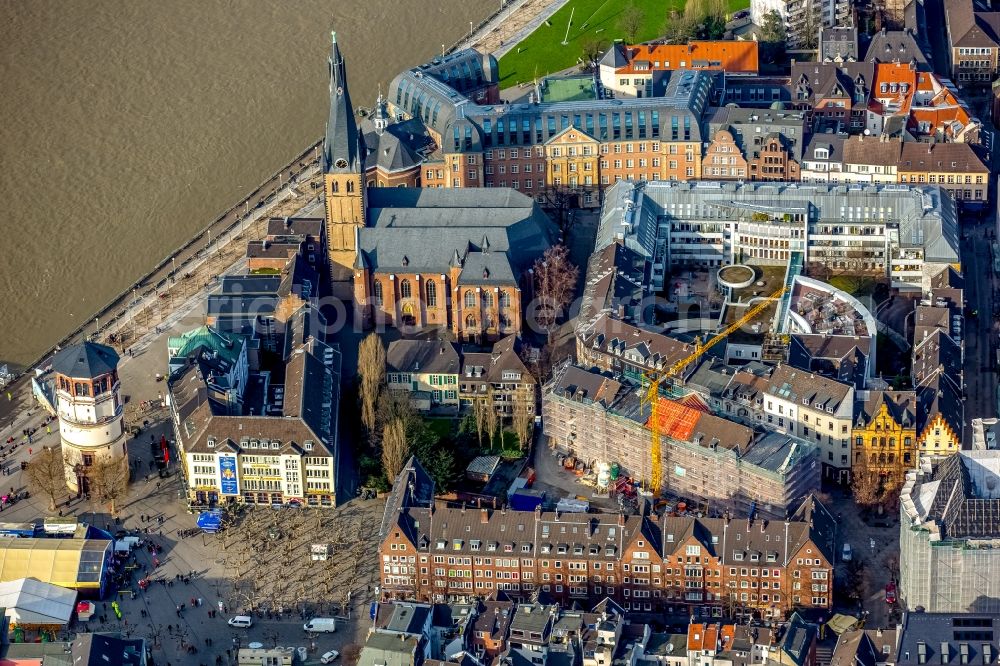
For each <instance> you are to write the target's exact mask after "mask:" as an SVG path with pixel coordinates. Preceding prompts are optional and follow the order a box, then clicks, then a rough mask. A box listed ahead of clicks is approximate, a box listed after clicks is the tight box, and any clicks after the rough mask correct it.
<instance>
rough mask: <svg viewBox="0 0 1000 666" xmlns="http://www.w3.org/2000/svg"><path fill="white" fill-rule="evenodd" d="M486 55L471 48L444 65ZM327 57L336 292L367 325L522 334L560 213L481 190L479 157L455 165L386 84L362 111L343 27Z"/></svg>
mask: <svg viewBox="0 0 1000 666" xmlns="http://www.w3.org/2000/svg"><path fill="white" fill-rule="evenodd" d="M481 60H482V57H481V56H479V55H478V54H476V53H475V52H472V51H468V52H461V53H459V54H457V55H455V56H449V57H447V58H446V61H447V62H444V63H442V66H444V65H447V66H448V68H452V67H459V65H463V66H465V67H467V66H468V65H469V63H473V62H480V61H481ZM329 62H330V117H329V119H328V120H327V124H326V136H325V138H324V141H323V156H322V162H323V163H322V167H323V180H324V194H325V198H326V228H327V234H326V235H327V243H328V247H329V255H330V278H331V289H330V291H331V293H332V295H333V296H335V297H337V298H340V299H342V300H343V301H353V314H354V320H355V322H356V323H357V324H360V325H361V326H364V327H369V326H393V327H397V328H402V329H403V330H404V331H417V330H420V329H424V328H439V329H444V330H448V331H449V332H450V333H451V335H452V336H454V338H455V339H456V340H462V341H475V342H485V341H494V340H498V339H501V338H504V337H506V336H509V335H512V334H518V333H520V331H521V327H522V319H523V308H522V299H521V295H522V287H526V286H528V285H529V283H530V278H528V277H527V276H528V269H529V268H530V267H531V265H532V263H533V262H534V261H535V259H537V258H538V257H540V256H542V254H543V253H544V252H545V250H546V249H547V248H548V247H549V246H550V245H552V243H553V242H554V241H555V239H556V237H557V230H556V229H555V227H554V226H553V225H552V223H551V221H550V220H549V219H548V217H547V216H546V215H545V214H544V213H543V212H542V211H541V209H540V208H539V206H538V204H537V203H536V202H535V201H534V200H533V199H532V198H531V197H529V196H525V195H524V194H521V193H520V192H517V191H515V190H511V189H507V188H506V187H497V188H493V189H489V190H484V189H477V188H478V185H479V184H480V178H479V177H478V168H479V167H478V165H475V166H474V168H475V169H476V170H477V176H476V177H475V178H472V177H470V176H468V173H469V169H465V170H463V169H458V168H456V167H459V166H461V165H460V164H458V163H455V164H450V163H448V164H446V163H445V160H444V158H443V156H442V154H441V151H440V142H441V137H440V136H435V135H433V134H432V133H431V132H430V131H429V130H428V128H427V126H426V123H425V122H424V120H423V119H422V118H417V117H410V118H404V117H401V116H400V115H399V114H397V113H394V112H393V107H392V100H391V99H388V98H386V97H383V96H382V95H381V91H380V94H379V97H378V100H377V101H376V103H375V107H374V109H372V110H371V111H369V112H365V113H363V114H362V117H361V120H360V121H359V120H357V119H356V116H355V110H354V107H353V106H352V105H351V97H350V94H349V93H348V91H347V74H346V68H345V65H344V57H343V55H342V54H341V51H340V45H339V44H338V43H337V36H336V33H333V39H332V43H331V51H330V61H329ZM449 71H450V70H449ZM477 71H479V70H477ZM470 72H471V70H470ZM494 78H495V77H490V81H489V85H494V83H493V79H494ZM480 163H481V162H480ZM469 164H473V162H469ZM442 173H443V174H445V177H442V175H441V174H442ZM463 179H464V180H463ZM460 186H462V187H461V188H460Z"/></svg>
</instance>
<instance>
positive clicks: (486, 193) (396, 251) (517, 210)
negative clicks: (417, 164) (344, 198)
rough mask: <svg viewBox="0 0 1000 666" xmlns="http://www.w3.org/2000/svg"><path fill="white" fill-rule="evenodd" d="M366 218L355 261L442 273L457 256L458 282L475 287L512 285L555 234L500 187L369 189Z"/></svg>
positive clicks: (383, 268)
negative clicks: (460, 272) (471, 284)
mask: <svg viewBox="0 0 1000 666" xmlns="http://www.w3.org/2000/svg"><path fill="white" fill-rule="evenodd" d="M368 216H369V217H368V223H369V226H367V227H365V228H363V229H360V230H359V232H358V238H359V245H358V258H357V260H356V263H357V265H359V266H360V265H364V266H367V267H368V268H370V269H371V270H372V271H374V272H382V273H396V272H407V273H430V274H435V273H437V274H444V273H448V271H449V268H451V266H452V264H453V260H454V258H455V256H456V254H457V256H458V258H459V265H460V266H461V267H462V275H461V277H460V282H473V283H475V284H490V283H495V284H516V283H517V281H518V278H519V276H520V275H521V274H522V273H523V271H525V270H527V269H528V267H529V266H530V265H531V263H532V262H534V260H535V259H536V258H537V257H539V256H541V254H542V253H543V252H544V251H545V250H546V249H547V248H548V247H549V245H550V244H551V243H552V241H553V239H554V238H555V228H554V226H553V225H552V222H551V221H550V220H549V219H548V217H547V216H546V215H545V214H544V213H543V212H542V211H541V209H540V208H539V207H538V206H537V205H536V204H535V202H534V201H533V200H532V199H530V198H529V197H526V196H524V195H523V194H520V193H518V192H517V191H516V190H511V189H506V188H485V189H475V188H462V189H447V190H444V189H416V188H373V189H371V190H370V191H369V201H368ZM404 267H405V271H404Z"/></svg>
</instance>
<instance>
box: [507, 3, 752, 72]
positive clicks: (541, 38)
mask: <svg viewBox="0 0 1000 666" xmlns="http://www.w3.org/2000/svg"><path fill="white" fill-rule="evenodd" d="M633 2H634V4H635V6H636V7H638V8H639V9H640V10H641V11H642V13H643V15H644V16H645V22H644V24H643V27H642V30H640V31H639V34H638V35H637V40H636V41H638V42H645V41H649V40H651V39H656V38H657V37H660V36H662V35H663V30H664V27H665V25H666V22H667V17H668V16H669V15H670V12H671V11H672V10H675V9H676V10H677V11H683V10H684V4H685V0H633ZM726 5H727V9H728V11H729V13H730V15H732V13H733V12H737V11H739V10H741V9H747V8H749V7H750V0H726ZM628 6H629V2H626V0H570V1H569V2H567V3H566V4H565V5H564V6H563V7H562V8H561V9H560V10H559V11H557V12H556V13H555V14H553V15H552V16H551V17H550V18H549V20H548V21H546V22H545V23H543V24H542V25H540V26H539V27H538V28H537V29H536V30H535V31H534V32H533V33H531V34H530V35H528V36H527V37H525V38H524V40H523V41H522V42H521V43H520V44H518V45H517V47H515V48H514V49H512V50H511V51H510V52H508V53H507V55H505V56H504V57H502V58H501V59H500V87H501V88H510V87H513V86H516V85H518V84H520V83H527V82H529V81H533V80H535V78H536V77H537V78H539V79H540V78H542V77H544V76H546V75H548V74H554V73H555V72H560V71H562V70H564V69H567V68H569V67H573V66H574V65H576V64H578V61H579V60H580V58H581V57H582V56H583V46H584V44H586V43H587V42H588V41H589V40H590V39H593V38H597V39H600V40H601V41H602V42H604V44H605V45H606V46H610V45H611V43H612V42H613V41H614V40H616V39H625V34H624V32H623V31H622V29H621V26H620V25H619V24H620V20H621V19H620V16H621V13H622V12H623V11H625V8H626V7H628ZM571 13H572V15H573V25H572V26H571V27H570V28H569V38H568V39H567V43H566V45H565V46H563V44H562V41H563V38H564V37H566V26H567V25H569V19H570V14H571Z"/></svg>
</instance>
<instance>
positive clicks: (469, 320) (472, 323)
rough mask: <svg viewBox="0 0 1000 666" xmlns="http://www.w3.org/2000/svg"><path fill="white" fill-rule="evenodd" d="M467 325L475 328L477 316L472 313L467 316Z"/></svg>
mask: <svg viewBox="0 0 1000 666" xmlns="http://www.w3.org/2000/svg"><path fill="white" fill-rule="evenodd" d="M465 327H466V328H475V327H476V318H475V317H473V316H472V315H469V316H468V317H466V318H465Z"/></svg>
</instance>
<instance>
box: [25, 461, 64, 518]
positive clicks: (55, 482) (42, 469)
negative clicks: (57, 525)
mask: <svg viewBox="0 0 1000 666" xmlns="http://www.w3.org/2000/svg"><path fill="white" fill-rule="evenodd" d="M26 471H27V473H28V485H29V486H30V487H31V488H32V490H34V491H35V493H36V494H37V493H41V494H43V495H45V496H47V497H48V498H49V511H55V508H56V498H57V497H62V496H63V495H65V494H66V462H65V461H64V460H63V457H62V451H61V450H60V449H57V448H55V447H50V446H46V447H45V448H43V449H42V450H41V451H40V452H39V453H38V455H37V456H35V458H34V460H32V461H31V462H30V463H29V464H28V469H27V470H26Z"/></svg>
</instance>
